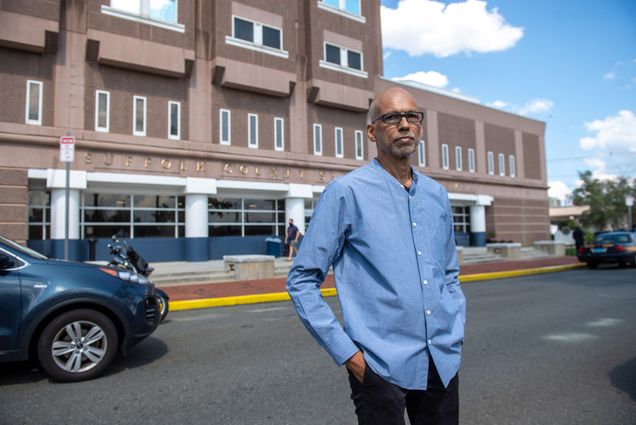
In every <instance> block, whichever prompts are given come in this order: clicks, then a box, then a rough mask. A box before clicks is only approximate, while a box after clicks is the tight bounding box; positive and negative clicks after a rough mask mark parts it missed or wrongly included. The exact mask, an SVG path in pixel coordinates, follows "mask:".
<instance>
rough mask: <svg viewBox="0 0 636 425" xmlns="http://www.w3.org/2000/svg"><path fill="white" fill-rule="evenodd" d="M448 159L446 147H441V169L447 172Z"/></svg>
mask: <svg viewBox="0 0 636 425" xmlns="http://www.w3.org/2000/svg"><path fill="white" fill-rule="evenodd" d="M449 163H450V161H449V159H448V145H442V168H443V169H444V170H448V168H449V166H450V164H449Z"/></svg>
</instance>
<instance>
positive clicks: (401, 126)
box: [398, 115, 411, 130]
mask: <svg viewBox="0 0 636 425" xmlns="http://www.w3.org/2000/svg"><path fill="white" fill-rule="evenodd" d="M410 128H411V127H410V125H409V122H408V121H407V119H406V116H405V115H402V117H401V118H400V122H398V129H400V130H404V129H407V130H408V129H410Z"/></svg>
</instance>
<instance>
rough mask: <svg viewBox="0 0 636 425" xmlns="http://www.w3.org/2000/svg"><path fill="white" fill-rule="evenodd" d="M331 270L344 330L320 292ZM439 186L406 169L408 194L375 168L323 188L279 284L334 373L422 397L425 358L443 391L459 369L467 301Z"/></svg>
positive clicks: (450, 219) (372, 164) (375, 164)
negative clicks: (347, 371) (367, 371)
mask: <svg viewBox="0 0 636 425" xmlns="http://www.w3.org/2000/svg"><path fill="white" fill-rule="evenodd" d="M332 265H333V269H334V277H335V284H336V288H337V291H338V298H339V301H340V305H341V307H342V313H343V319H344V328H343V326H341V325H340V323H339V322H338V320H337V319H336V316H335V315H334V313H333V311H332V310H331V308H330V307H329V305H328V304H327V303H326V302H325V301H324V300H323V298H322V296H321V294H320V290H319V289H320V285H321V284H322V282H323V281H324V279H325V276H326V275H327V272H328V270H329V267H330V266H332ZM458 275H459V266H458V262H457V255H456V252H455V240H454V232H453V216H452V212H451V207H450V202H449V200H448V193H447V192H446V190H445V189H444V187H443V186H442V185H440V184H439V183H437V182H435V181H434V180H432V179H430V178H428V177H426V176H424V175H423V174H420V173H418V172H416V171H415V170H413V184H412V185H411V187H410V188H409V190H408V191H407V190H405V189H404V187H403V186H402V185H401V184H400V183H399V182H398V181H397V180H396V179H395V178H394V177H393V176H391V175H390V174H389V173H388V172H387V171H386V170H385V169H384V168H382V166H381V165H380V163H378V162H377V160H373V161H372V162H370V163H369V164H367V165H365V166H363V167H361V168H359V169H357V170H355V171H352V172H351V173H349V174H347V175H345V176H342V177H340V178H338V179H336V180H334V181H333V182H331V183H330V184H329V185H327V187H326V188H325V190H324V192H323V194H322V196H321V197H320V200H319V201H318V204H317V205H316V208H315V210H314V214H313V216H312V218H311V223H310V225H309V229H308V230H307V234H306V235H305V237H304V238H303V241H302V244H301V247H300V251H299V253H298V256H297V257H296V260H295V261H294V264H293V266H292V268H291V270H290V272H289V275H288V276H287V290H288V292H289V295H290V296H291V299H292V301H293V303H294V306H295V308H296V311H297V312H298V315H299V316H300V319H301V321H302V322H303V324H304V325H305V327H307V329H308V330H309V332H310V333H311V334H312V335H313V336H314V337H315V338H316V340H317V341H318V343H319V344H320V345H321V346H323V347H324V348H325V349H326V350H327V352H328V353H329V354H330V355H331V356H332V357H333V359H334V360H335V362H336V363H337V364H339V365H341V364H343V363H344V362H345V361H346V360H348V359H349V358H350V357H351V356H353V355H354V354H355V353H356V352H357V351H359V350H362V352H363V353H364V358H365V361H366V362H367V365H368V366H369V367H371V369H372V370H373V371H374V372H376V373H377V374H378V375H380V376H382V377H383V378H384V379H386V380H387V381H389V382H391V383H394V384H396V385H398V386H400V387H402V388H405V389H426V384H427V378H428V368H429V365H428V352H429V351H430V354H431V357H432V358H433V361H434V362H435V366H436V367H437V370H438V372H439V375H440V377H441V378H442V382H443V383H444V385H448V383H449V381H450V380H451V379H452V378H453V377H454V376H455V374H456V373H457V371H458V369H459V364H460V356H461V343H462V341H463V339H464V323H465V316H466V301H465V298H464V295H463V293H462V291H461V289H460V287H459V280H458Z"/></svg>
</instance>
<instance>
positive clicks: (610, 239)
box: [577, 231, 636, 269]
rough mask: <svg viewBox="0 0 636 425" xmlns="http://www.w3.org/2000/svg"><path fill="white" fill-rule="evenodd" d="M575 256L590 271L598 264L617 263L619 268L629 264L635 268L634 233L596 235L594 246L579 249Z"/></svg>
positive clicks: (616, 232)
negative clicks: (585, 264)
mask: <svg viewBox="0 0 636 425" xmlns="http://www.w3.org/2000/svg"><path fill="white" fill-rule="evenodd" d="M577 256H578V258H579V261H581V262H583V263H587V266H588V267H589V268H591V269H595V268H597V267H598V265H599V264H600V263H618V264H619V265H620V266H621V267H625V266H626V265H627V264H628V263H629V264H631V265H632V266H635V267H636V233H633V232H624V231H615V232H602V233H598V234H597V235H596V236H595V237H594V244H593V245H586V246H582V247H580V248H579V252H577Z"/></svg>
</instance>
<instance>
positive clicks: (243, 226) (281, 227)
mask: <svg viewBox="0 0 636 425" xmlns="http://www.w3.org/2000/svg"><path fill="white" fill-rule="evenodd" d="M208 223H209V234H210V236H260V235H284V234H285V201H284V200H275V199H243V198H234V199H225V198H208Z"/></svg>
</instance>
